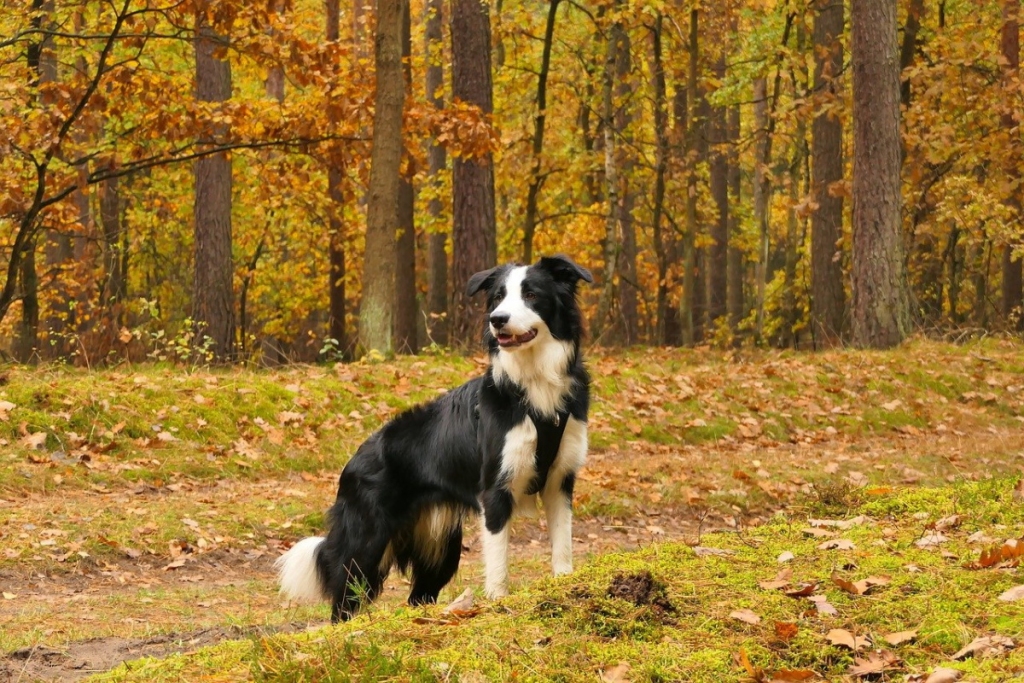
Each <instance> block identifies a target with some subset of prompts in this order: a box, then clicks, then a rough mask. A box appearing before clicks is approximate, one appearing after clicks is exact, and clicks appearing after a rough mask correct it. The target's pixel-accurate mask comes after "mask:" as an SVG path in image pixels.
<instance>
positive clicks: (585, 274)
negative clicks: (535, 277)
mask: <svg viewBox="0 0 1024 683" xmlns="http://www.w3.org/2000/svg"><path fill="white" fill-rule="evenodd" d="M537 265H538V266H540V267H541V268H543V269H544V270H546V271H548V272H549V273H551V275H552V276H553V277H554V278H555V279H556V280H559V281H562V282H568V283H569V284H573V285H575V284H576V283H577V282H579V281H580V280H583V281H584V282H593V281H594V277H593V276H592V275H591V274H590V271H589V270H587V269H586V268H584V267H583V266H579V265H576V263H575V262H574V261H573V260H572V259H571V258H569V257H568V256H564V255H562V254H557V255H555V256H542V257H541V259H540V263H538V264H537Z"/></svg>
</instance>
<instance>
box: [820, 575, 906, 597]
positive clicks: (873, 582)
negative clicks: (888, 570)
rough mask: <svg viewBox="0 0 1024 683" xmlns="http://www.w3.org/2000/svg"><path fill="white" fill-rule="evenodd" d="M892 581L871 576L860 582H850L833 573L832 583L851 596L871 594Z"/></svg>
mask: <svg viewBox="0 0 1024 683" xmlns="http://www.w3.org/2000/svg"><path fill="white" fill-rule="evenodd" d="M891 580H892V579H890V578H889V577H888V576H869V577H868V578H866V579H861V580H860V581H848V580H847V579H844V578H843V577H841V576H839V574H837V573H836V572H832V582H833V583H835V584H836V585H837V586H839V587H840V588H842V589H843V590H844V591H846V592H847V593H850V594H851V595H864V594H866V593H868V592H870V591H871V589H872V588H875V587H876V586H884V585H886V584H888V583H889V582H890V581H891Z"/></svg>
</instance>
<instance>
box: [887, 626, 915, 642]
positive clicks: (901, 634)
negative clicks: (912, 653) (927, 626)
mask: <svg viewBox="0 0 1024 683" xmlns="http://www.w3.org/2000/svg"><path fill="white" fill-rule="evenodd" d="M882 637H883V638H885V642H887V643H889V644H890V645H892V646H896V645H902V644H903V643H909V642H910V641H912V640H914V639H915V638H917V630H916V629H915V630H913V631H897V632H896V633H890V634H889V635H887V636H882Z"/></svg>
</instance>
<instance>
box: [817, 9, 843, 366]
mask: <svg viewBox="0 0 1024 683" xmlns="http://www.w3.org/2000/svg"><path fill="white" fill-rule="evenodd" d="M819 1H820V4H819V5H818V6H817V11H816V12H815V15H814V55H815V59H814V90H815V93H816V94H817V96H818V97H819V98H822V99H823V101H824V102H825V103H826V105H831V104H832V103H833V102H836V101H839V100H840V99H841V85H840V82H839V77H840V74H841V73H842V70H843V44H842V37H843V3H842V1H841V0H819ZM831 109H832V107H831V106H826V108H825V111H823V112H821V113H819V114H817V115H816V116H815V117H814V122H813V124H812V128H811V135H812V141H811V144H812V149H811V157H812V158H811V171H812V173H813V180H812V193H813V195H814V201H815V202H816V203H817V205H818V208H817V209H816V210H815V211H814V213H813V214H812V215H811V324H812V332H813V334H814V344H815V346H816V347H818V348H829V347H833V346H835V345H837V344H838V343H839V342H840V340H841V338H842V333H843V320H844V318H845V311H844V308H845V305H846V295H845V292H844V291H843V263H842V251H841V248H840V246H839V242H840V240H842V237H843V196H842V194H840V193H838V192H832V189H831V188H832V185H833V184H835V183H838V182H841V181H842V179H843V124H842V122H841V121H840V120H839V117H838V116H836V115H834V114H832V113H830V110H831Z"/></svg>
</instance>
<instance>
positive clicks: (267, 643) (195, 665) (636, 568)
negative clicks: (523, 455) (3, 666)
mask: <svg viewBox="0 0 1024 683" xmlns="http://www.w3.org/2000/svg"><path fill="white" fill-rule="evenodd" d="M1012 489H1013V482H1011V481H1008V480H995V481H989V482H984V483H970V484H963V485H959V486H950V487H945V488H941V489H905V490H899V491H894V492H892V493H889V494H884V495H877V496H869V498H870V499H869V500H866V501H865V502H864V503H863V504H861V505H860V506H859V507H858V508H856V509H855V510H853V512H856V513H858V514H860V515H867V518H866V519H863V520H861V521H860V522H859V523H856V524H854V525H853V526H852V527H851V528H849V529H847V530H844V531H842V532H841V534H842V537H843V538H846V539H849V540H851V541H852V542H853V543H854V544H855V548H854V549H853V550H848V551H841V550H822V549H820V548H819V547H818V546H819V544H820V543H821V539H819V538H813V537H809V536H808V535H807V534H806V533H804V531H803V529H804V528H805V527H807V521H806V519H803V518H800V517H795V516H786V515H779V516H777V517H776V518H774V519H773V520H772V521H771V522H770V523H768V524H766V525H764V526H762V527H759V528H757V529H753V530H750V531H748V532H745V533H743V534H736V533H733V534H711V535H706V536H705V537H704V538H703V539H702V541H701V544H702V547H709V548H714V549H716V550H717V551H726V552H729V553H731V554H728V555H707V556H703V557H702V556H699V555H698V554H696V553H695V551H694V549H693V548H691V547H688V546H686V545H683V544H655V545H651V546H649V547H646V548H644V549H642V550H640V551H638V552H633V553H625V554H615V555H607V556H602V557H598V558H593V559H592V560H590V561H589V562H588V563H587V564H586V566H585V567H584V568H582V569H581V570H579V571H577V573H576V574H574V575H572V576H570V577H565V578H560V579H546V580H541V581H537V582H535V583H532V584H530V585H528V586H524V587H522V588H521V589H520V590H519V591H517V592H516V594H515V595H513V596H511V597H509V598H506V599H504V600H501V601H499V602H497V603H484V604H483V606H482V612H481V613H480V614H479V615H478V616H475V617H473V618H469V619H465V620H462V621H458V622H457V623H454V624H439V623H436V622H437V621H438V620H440V619H441V618H442V617H443V616H444V615H442V614H441V611H440V608H436V607H435V608H417V609H412V608H407V607H397V608H382V609H378V608H371V609H370V610H369V611H368V612H366V613H364V614H362V615H361V616H359V617H357V618H356V619H355V620H353V621H352V622H350V623H348V624H343V625H339V626H327V627H324V628H321V629H317V630H314V631H311V632H308V633H302V634H296V635H269V636H262V637H253V638H251V639H248V640H241V641H234V642H227V643H222V644H220V645H216V646H213V647H210V648H203V649H201V650H199V651H196V652H194V653H189V654H185V655H180V656H175V657H172V658H170V659H168V660H159V661H157V660H151V661H145V660H143V661H139V662H133V663H130V664H128V665H125V666H123V667H121V668H119V669H117V670H114V671H112V672H110V673H108V674H105V675H102V676H100V677H98V678H97V679H96V680H97V681H164V680H181V679H187V680H199V679H203V678H204V677H212V678H214V679H218V680H221V679H233V678H246V677H252V678H254V679H256V680H268V681H269V680H318V681H348V680H353V681H356V680H436V679H437V678H438V677H440V678H444V679H445V680H526V681H543V680H554V681H592V680H595V678H596V677H597V675H598V674H599V673H600V672H602V671H604V670H606V669H608V668H610V667H612V666H615V665H617V664H618V663H619V662H626V663H627V664H629V665H630V667H631V674H630V676H631V678H630V680H633V681H668V680H686V681H694V682H699V681H722V680H740V679H741V678H742V677H743V676H744V675H745V670H744V669H743V668H742V667H741V666H740V665H739V664H737V657H738V655H739V653H740V652H741V651H742V652H744V653H745V654H746V656H747V657H748V658H749V660H750V661H751V662H752V664H753V666H755V667H760V668H763V669H765V670H766V671H769V672H770V671H777V670H779V669H806V670H812V671H814V672H816V673H817V674H818V675H820V676H821V677H823V678H825V679H826V680H840V679H841V678H843V677H844V676H846V675H847V674H848V671H849V668H850V666H851V665H852V663H853V653H852V652H850V651H849V650H848V649H846V648H843V647H840V646H836V645H831V644H829V643H828V642H827V641H826V640H825V634H826V633H827V632H828V631H829V630H830V629H833V628H843V629H848V630H849V631H851V632H853V633H855V634H856V635H858V636H866V637H868V638H871V639H872V640H873V642H874V643H875V647H879V648H881V647H885V648H887V649H889V650H891V651H893V652H894V654H895V655H896V656H897V657H898V658H899V659H900V660H901V664H899V665H898V666H896V667H895V668H894V669H893V670H892V672H891V675H892V676H895V675H897V674H899V675H902V674H903V673H919V672H927V671H929V670H931V669H932V668H934V667H936V666H940V665H943V666H952V667H954V668H959V669H962V670H963V671H964V672H965V673H966V674H967V675H968V676H969V677H970V679H971V680H974V681H977V682H978V683H985V682H989V681H992V682H995V681H1005V680H1006V679H1007V677H1008V676H1009V675H1010V672H1013V671H1018V670H1019V669H1020V668H1021V667H1024V651H1021V650H1012V651H1011V652H1010V653H1008V654H1006V655H1003V656H996V657H988V658H979V659H967V660H965V661H961V662H954V661H952V660H951V655H952V654H953V653H954V652H956V651H957V650H959V649H960V648H961V647H963V646H964V645H965V644H967V643H968V642H970V641H971V640H972V639H973V638H975V637H976V636H979V635H989V634H1000V635H1005V636H1008V637H1011V638H1014V639H1019V638H1020V637H1021V636H1022V633H1024V612H1022V611H1021V608H1020V607H1019V605H1016V604H1014V603H1006V602H1001V601H999V600H997V596H998V595H999V594H1000V593H1001V592H1003V591H1004V590H1006V589H1008V588H1010V587H1012V586H1014V585H1016V584H1017V583H1020V577H1019V576H1017V571H1016V570H1012V571H1006V570H1003V571H999V570H971V569H966V568H964V566H963V565H964V563H966V562H967V561H969V560H972V559H975V558H977V556H978V552H979V549H980V546H979V545H978V544H972V543H969V542H968V541H967V538H968V537H969V536H970V534H972V533H974V532H977V531H981V532H984V533H986V534H989V535H992V536H993V537H996V538H1003V537H1005V536H1008V535H1011V536H1013V535H1019V533H1020V530H1021V528H1022V527H1024V509H1022V508H1021V507H1020V506H1019V505H1017V504H1016V503H1015V501H1014V499H1013V493H1012ZM952 513H957V514H959V515H961V517H962V518H963V520H964V521H963V522H962V525H961V526H960V527H959V528H958V529H955V530H951V531H948V532H946V533H947V536H949V538H950V540H949V541H948V542H946V543H945V544H943V547H942V548H941V549H940V548H921V547H918V546H917V545H916V542H917V541H918V540H919V539H920V538H921V537H922V535H923V534H924V533H925V532H926V531H927V528H926V527H927V525H928V524H929V523H934V522H935V521H936V520H937V519H939V518H941V517H944V516H947V515H949V514H952ZM784 551H789V552H791V553H793V555H794V556H795V559H793V560H792V561H791V562H790V563H789V564H788V565H787V566H789V567H791V568H792V572H793V579H792V580H793V582H794V583H795V582H797V581H808V582H814V583H817V584H818V586H819V588H818V589H817V591H816V593H817V594H819V595H822V596H824V597H825V598H826V599H827V601H828V602H829V603H831V604H832V605H833V606H834V607H835V609H836V611H837V614H836V615H835V616H828V615H822V614H820V613H818V612H817V611H816V610H815V609H814V607H813V603H812V602H811V601H809V600H807V599H800V598H792V597H787V596H786V595H785V594H784V593H783V592H782V591H780V590H766V589H763V588H760V587H759V586H758V583H759V582H761V581H766V580H769V579H771V578H772V577H773V576H774V575H775V574H776V572H777V571H778V570H779V567H780V565H779V564H778V562H777V559H776V558H778V556H779V555H780V553H782V552H784ZM644 572H649V573H650V574H651V575H652V577H654V579H655V581H656V582H657V583H660V584H661V586H663V588H664V594H663V595H664V598H667V600H668V601H669V602H670V603H671V605H672V608H671V609H670V610H667V611H666V610H663V609H661V608H659V607H658V606H657V605H652V604H649V602H647V601H644V600H640V601H639V604H638V603H637V602H633V601H630V600H627V599H623V598H621V597H612V596H610V594H609V587H610V586H611V585H613V584H614V583H615V582H616V577H620V576H622V575H629V576H633V575H642V574H643V573H644ZM834 572H836V573H838V575H841V576H842V577H846V578H848V579H850V580H857V579H861V578H864V577H868V576H887V577H889V578H890V579H891V582H890V583H889V584H888V585H885V586H882V587H881V588H880V589H878V590H877V592H873V593H871V594H869V595H863V596H855V595H850V594H848V593H846V592H845V591H843V590H842V589H841V588H840V587H839V586H838V585H836V584H835V583H834V582H833V579H832V576H833V573H834ZM739 609H749V610H751V611H753V612H754V613H756V614H757V615H758V616H760V617H761V622H760V623H759V624H757V625H749V624H747V623H743V622H740V621H738V620H736V619H734V618H731V617H730V616H729V615H730V613H731V612H732V611H734V610H739ZM431 619H433V620H434V622H433V623H432V622H430V620H431ZM424 621H426V623H422V622H424ZM776 623H782V624H791V625H792V626H791V627H790V629H791V632H790V633H789V634H788V635H787V636H785V637H783V636H779V635H778V631H777V627H776ZM794 629H795V630H794ZM905 630H915V631H916V632H917V635H916V638H915V639H914V640H913V641H912V642H909V643H906V644H903V645H899V646H895V647H894V646H889V645H887V644H886V643H885V642H884V640H883V637H884V636H885V635H886V634H890V633H894V632H898V631H905ZM765 680H767V679H765Z"/></svg>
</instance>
